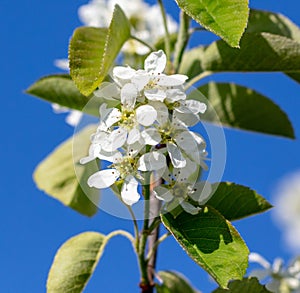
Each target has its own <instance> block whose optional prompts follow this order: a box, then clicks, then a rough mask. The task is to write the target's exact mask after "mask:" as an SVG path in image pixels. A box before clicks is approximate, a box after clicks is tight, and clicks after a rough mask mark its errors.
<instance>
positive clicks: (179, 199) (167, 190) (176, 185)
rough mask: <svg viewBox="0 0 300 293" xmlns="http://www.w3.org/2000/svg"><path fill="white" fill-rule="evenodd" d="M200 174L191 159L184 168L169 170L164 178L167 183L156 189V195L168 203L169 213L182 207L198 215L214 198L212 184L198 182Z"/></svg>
mask: <svg viewBox="0 0 300 293" xmlns="http://www.w3.org/2000/svg"><path fill="white" fill-rule="evenodd" d="M198 172H199V169H198V167H197V165H196V164H195V163H194V162H192V161H191V160H189V159H187V164H186V166H185V167H184V168H173V170H172V171H171V170H169V169H167V170H166V172H165V173H164V174H163V176H162V177H163V179H164V182H165V183H164V184H163V185H160V186H157V187H155V188H154V195H155V196H156V197H157V198H158V199H159V200H163V201H165V202H166V203H167V205H166V209H167V210H168V211H171V210H172V209H174V208H175V207H177V206H178V205H180V206H181V207H182V208H183V209H184V210H185V211H186V212H187V213H190V214H192V215H196V214H197V213H198V212H199V211H200V210H201V207H200V206H201V205H204V204H205V203H206V202H207V201H208V200H209V198H210V197H211V196H212V188H211V185H210V183H208V182H196V180H197V177H198Z"/></svg>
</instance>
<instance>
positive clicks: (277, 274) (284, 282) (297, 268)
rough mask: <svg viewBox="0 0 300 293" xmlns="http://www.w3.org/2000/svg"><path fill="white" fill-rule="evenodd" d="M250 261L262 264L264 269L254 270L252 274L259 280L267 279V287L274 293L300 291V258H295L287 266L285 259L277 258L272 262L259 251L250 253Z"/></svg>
mask: <svg viewBox="0 0 300 293" xmlns="http://www.w3.org/2000/svg"><path fill="white" fill-rule="evenodd" d="M249 261H250V262H255V263H258V264H260V265H261V266H262V267H263V269H257V270H253V271H252V272H251V273H250V276H254V277H257V278H258V279H259V280H265V279H266V282H267V284H266V287H267V289H268V290H270V291H272V292H274V293H282V292H291V293H292V292H294V293H296V292H298V293H299V292H300V260H299V259H295V260H293V261H292V262H291V263H290V264H289V265H288V266H287V267H286V268H285V267H284V266H283V260H282V259H280V258H276V259H275V260H274V262H273V264H270V263H269V262H268V261H267V260H266V259H265V258H263V257H262V256H261V255H259V254H258V253H250V255H249Z"/></svg>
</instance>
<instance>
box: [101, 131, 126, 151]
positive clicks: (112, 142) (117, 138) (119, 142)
mask: <svg viewBox="0 0 300 293" xmlns="http://www.w3.org/2000/svg"><path fill="white" fill-rule="evenodd" d="M126 139H127V130H125V129H124V128H122V127H119V128H117V129H115V130H113V131H112V133H111V134H110V135H109V137H108V141H107V142H108V143H107V144H105V145H103V149H104V150H107V151H115V150H117V149H118V148H120V147H122V146H123V145H124V144H125V142H126Z"/></svg>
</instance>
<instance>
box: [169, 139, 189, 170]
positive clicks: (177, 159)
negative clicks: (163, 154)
mask: <svg viewBox="0 0 300 293" xmlns="http://www.w3.org/2000/svg"><path fill="white" fill-rule="evenodd" d="M167 150H168V154H169V156H170V159H171V162H172V165H173V166H174V168H183V167H185V165H186V160H185V158H184V157H183V155H182V153H181V151H180V149H179V148H178V147H177V146H176V144H174V143H167Z"/></svg>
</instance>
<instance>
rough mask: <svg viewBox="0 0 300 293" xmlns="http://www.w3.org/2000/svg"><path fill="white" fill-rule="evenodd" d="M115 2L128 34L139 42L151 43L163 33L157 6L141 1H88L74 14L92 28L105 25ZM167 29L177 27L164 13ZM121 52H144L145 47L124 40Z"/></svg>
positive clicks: (107, 23)
mask: <svg viewBox="0 0 300 293" xmlns="http://www.w3.org/2000/svg"><path fill="white" fill-rule="evenodd" d="M116 4H118V5H120V7H121V8H122V9H123V11H124V13H125V14H126V16H127V18H128V19H129V22H130V23H131V26H132V34H133V35H134V36H136V37H138V38H140V39H142V40H143V41H145V42H147V43H149V44H150V45H154V44H155V42H157V41H158V40H159V39H160V38H161V37H163V35H164V33H165V32H164V26H163V19H162V17H161V16H160V17H153V15H161V12H160V8H159V6H158V5H152V6H150V5H149V4H147V3H145V2H144V1H142V0H119V1H117V0H91V1H90V2H89V3H88V4H86V5H82V6H81V7H79V9H78V15H79V18H80V20H81V21H82V22H83V24H84V25H87V26H94V27H107V26H108V25H109V22H110V20H111V18H112V14H113V10H114V6H115V5H116ZM167 24H168V30H169V32H170V33H174V32H176V30H177V23H176V22H175V21H174V20H173V19H172V17H171V16H169V15H167ZM122 50H123V51H124V52H129V53H137V54H139V55H145V54H147V53H148V52H149V48H148V47H146V46H144V45H142V44H140V43H139V42H137V41H135V40H129V41H128V42H126V43H125V45H124V47H123V49H122Z"/></svg>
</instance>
